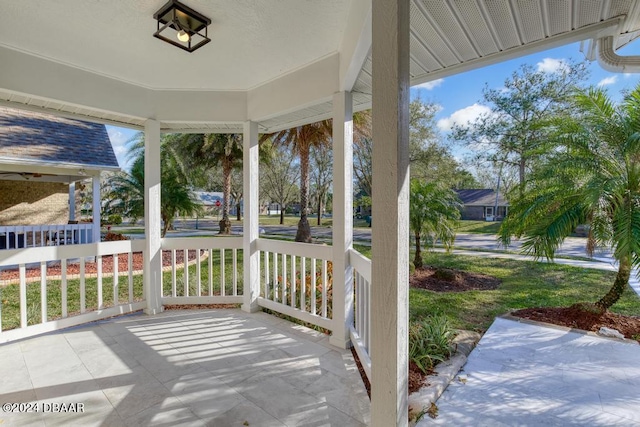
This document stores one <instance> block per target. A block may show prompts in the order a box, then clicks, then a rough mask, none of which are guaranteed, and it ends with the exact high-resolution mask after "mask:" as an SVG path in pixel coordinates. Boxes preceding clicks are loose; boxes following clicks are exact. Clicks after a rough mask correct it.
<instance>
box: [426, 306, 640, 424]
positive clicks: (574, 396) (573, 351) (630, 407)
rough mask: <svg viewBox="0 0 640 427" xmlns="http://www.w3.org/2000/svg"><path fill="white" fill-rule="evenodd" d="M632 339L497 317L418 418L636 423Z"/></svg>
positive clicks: (638, 408)
mask: <svg viewBox="0 0 640 427" xmlns="http://www.w3.org/2000/svg"><path fill="white" fill-rule="evenodd" d="M639 361H640V346H638V345H637V344H634V343H632V342H621V341H617V340H612V339H607V338H602V337H597V336H594V335H591V334H584V333H578V332H572V331H568V330H567V329H566V328H559V327H555V328H553V327H547V326H540V325H533V324H528V323H520V322H516V321H512V320H507V319H502V318H498V319H496V321H495V322H494V323H493V325H492V326H491V327H490V328H489V330H488V331H487V332H486V333H485V335H484V336H483V337H482V339H481V340H480V342H479V343H478V346H477V347H476V348H475V349H474V350H473V352H472V353H471V354H470V355H469V359H468V361H467V364H466V365H465V366H464V367H463V370H462V371H461V372H460V375H459V377H457V378H458V379H457V380H454V381H453V382H452V383H451V384H450V385H449V387H448V388H447V390H446V391H445V392H444V394H443V395H442V396H441V397H440V399H439V400H438V402H437V406H438V417H437V418H436V419H430V418H429V417H428V416H425V418H424V419H422V420H421V421H420V422H419V423H418V425H419V426H420V427H426V426H431V425H445V426H491V427H501V426H541V425H545V426H626V427H628V426H639V425H640V364H639V363H638V362H639Z"/></svg>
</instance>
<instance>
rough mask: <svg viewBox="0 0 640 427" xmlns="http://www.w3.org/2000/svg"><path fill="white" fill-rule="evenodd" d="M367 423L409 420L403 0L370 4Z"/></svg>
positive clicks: (405, 3) (406, 20)
mask: <svg viewBox="0 0 640 427" xmlns="http://www.w3.org/2000/svg"><path fill="white" fill-rule="evenodd" d="M372 19H373V51H372V52H373V53H372V58H373V140H374V141H375V143H374V144H373V189H372V190H373V197H372V199H373V201H372V207H373V218H374V220H373V230H372V239H371V244H372V245H371V246H372V254H373V256H372V283H371V285H372V292H371V293H372V295H371V302H372V304H371V312H372V313H375V316H372V318H371V320H372V326H371V368H372V371H371V372H372V381H371V420H372V425H373V426H374V427H375V426H380V427H383V426H396V425H397V426H401V425H407V423H408V401H407V390H408V386H407V382H408V372H409V369H408V352H409V351H408V311H409V299H408V284H409V0H376V1H374V2H373V17H372Z"/></svg>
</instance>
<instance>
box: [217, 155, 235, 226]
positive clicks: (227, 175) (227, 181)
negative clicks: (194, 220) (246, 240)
mask: <svg viewBox="0 0 640 427" xmlns="http://www.w3.org/2000/svg"><path fill="white" fill-rule="evenodd" d="M231 170H232V164H231V161H229V160H227V159H224V160H223V162H222V174H223V179H224V188H223V190H222V191H223V193H222V219H221V220H220V232H219V234H231V221H230V220H229V208H230V206H231V200H230V198H229V194H231Z"/></svg>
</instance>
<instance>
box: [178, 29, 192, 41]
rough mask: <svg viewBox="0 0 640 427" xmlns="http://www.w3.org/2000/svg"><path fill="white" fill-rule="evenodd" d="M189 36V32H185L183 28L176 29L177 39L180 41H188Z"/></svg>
mask: <svg viewBox="0 0 640 427" xmlns="http://www.w3.org/2000/svg"><path fill="white" fill-rule="evenodd" d="M190 38H191V37H189V34H187V32H186V31H185V30H180V31H178V40H180V41H181V42H185V43H186V42H188V41H189V39H190Z"/></svg>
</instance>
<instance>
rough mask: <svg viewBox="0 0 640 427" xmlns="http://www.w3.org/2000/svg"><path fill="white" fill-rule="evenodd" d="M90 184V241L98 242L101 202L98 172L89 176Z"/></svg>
mask: <svg viewBox="0 0 640 427" xmlns="http://www.w3.org/2000/svg"><path fill="white" fill-rule="evenodd" d="M91 184H92V186H93V212H92V215H93V228H92V233H91V235H92V240H91V241H92V242H93V243H99V242H100V210H101V209H100V208H101V202H102V200H100V174H99V173H98V175H96V176H94V177H92V178H91Z"/></svg>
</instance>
